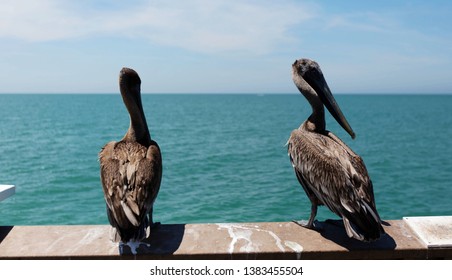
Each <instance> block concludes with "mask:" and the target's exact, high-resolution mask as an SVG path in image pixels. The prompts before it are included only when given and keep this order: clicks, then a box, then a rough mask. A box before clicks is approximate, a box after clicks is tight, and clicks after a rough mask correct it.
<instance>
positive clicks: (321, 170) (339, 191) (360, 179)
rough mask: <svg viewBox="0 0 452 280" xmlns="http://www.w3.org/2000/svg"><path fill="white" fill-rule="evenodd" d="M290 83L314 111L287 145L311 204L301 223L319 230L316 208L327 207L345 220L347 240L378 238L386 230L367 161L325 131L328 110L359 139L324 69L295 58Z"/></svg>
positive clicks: (314, 63)
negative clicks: (308, 214) (335, 96)
mask: <svg viewBox="0 0 452 280" xmlns="http://www.w3.org/2000/svg"><path fill="white" fill-rule="evenodd" d="M292 79H293V81H294V83H295V85H296V86H297V88H298V89H299V90H300V92H301V93H302V94H303V95H304V97H305V98H306V99H307V100H308V102H309V103H310V105H311V107H312V114H311V115H310V116H309V117H308V119H307V120H306V121H305V122H303V123H302V124H301V126H300V127H299V128H297V129H295V130H293V131H292V133H291V135H290V138H289V140H288V142H287V146H288V154H289V157H290V161H291V163H292V166H293V168H294V170H295V174H296V176H297V179H298V181H299V182H300V184H301V186H302V187H303V189H304V190H305V192H306V194H307V196H308V198H309V200H310V201H311V216H310V218H309V220H308V221H307V222H306V221H300V222H297V223H298V224H300V225H301V226H304V227H307V228H315V225H314V219H315V216H316V214H317V207H318V206H320V205H325V206H327V207H328V208H329V209H330V210H331V211H332V212H334V213H335V214H337V215H338V216H340V217H341V218H342V220H343V223H344V227H345V230H346V233H347V235H348V236H349V237H351V238H355V239H357V240H361V241H373V240H377V239H379V238H380V236H381V235H382V234H384V229H383V227H382V226H381V219H380V216H379V214H378V212H377V209H376V206H375V198H374V192H373V186H372V181H371V180H370V178H369V175H368V172H367V169H366V166H365V165H364V161H363V160H362V158H361V157H360V156H359V155H357V154H356V153H355V152H353V151H352V150H351V149H350V148H349V147H348V146H347V145H346V144H345V143H344V142H343V141H342V140H340V139H339V138H338V137H337V136H336V135H334V134H333V133H332V132H330V131H328V130H326V124H325V110H324V106H325V107H326V108H327V109H328V111H329V112H330V113H331V115H332V116H333V117H334V118H335V119H336V121H337V122H338V123H339V124H340V125H341V126H342V128H344V129H345V131H347V132H348V133H349V134H350V136H351V137H352V138H353V139H354V138H355V133H354V132H353V130H352V128H351V127H350V124H349V123H348V121H347V120H346V119H345V117H344V115H343V113H342V111H341V109H340V108H339V106H338V104H337V102H336V100H335V99H334V97H333V95H332V93H331V91H330V89H329V87H328V84H327V83H326V81H325V78H324V76H323V73H322V71H321V70H320V66H319V65H318V64H317V62H315V61H312V60H310V59H299V60H296V61H295V62H294V63H293V64H292Z"/></svg>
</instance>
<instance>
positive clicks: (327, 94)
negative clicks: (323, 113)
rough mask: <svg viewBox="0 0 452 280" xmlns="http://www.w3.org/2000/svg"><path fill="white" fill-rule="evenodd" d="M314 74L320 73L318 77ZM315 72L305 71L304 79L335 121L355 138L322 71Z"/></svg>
mask: <svg viewBox="0 0 452 280" xmlns="http://www.w3.org/2000/svg"><path fill="white" fill-rule="evenodd" d="M316 74H318V75H320V77H314V75H315V76H317V75H316ZM316 74H309V73H306V75H305V77H304V79H305V80H306V82H308V83H309V84H310V85H311V87H313V88H314V90H315V91H316V92H317V94H318V96H319V97H320V100H322V103H323V105H325V106H326V108H327V109H328V111H329V112H330V114H331V115H332V116H333V117H334V118H335V119H336V121H337V122H338V123H339V124H340V125H341V126H342V128H344V129H345V131H347V132H348V134H350V136H351V137H352V139H355V132H353V129H352V128H351V126H350V124H349V123H348V121H347V119H346V118H345V116H344V114H343V113H342V111H341V108H339V105H338V104H337V102H336V99H334V96H333V94H332V93H331V90H330V88H329V87H328V84H327V83H326V81H325V78H324V77H323V74H322V73H316Z"/></svg>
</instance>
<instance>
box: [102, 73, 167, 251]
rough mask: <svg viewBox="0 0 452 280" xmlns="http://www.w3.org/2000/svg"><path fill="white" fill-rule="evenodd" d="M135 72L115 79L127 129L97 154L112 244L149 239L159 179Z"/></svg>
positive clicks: (159, 164) (156, 156) (158, 161)
mask: <svg viewBox="0 0 452 280" xmlns="http://www.w3.org/2000/svg"><path fill="white" fill-rule="evenodd" d="M140 85H141V80H140V77H139V76H138V74H137V72H135V71H134V70H132V69H129V68H123V69H122V70H121V72H120V75H119V88H120V91H121V95H122V99H123V101H124V104H125V105H126V107H127V110H128V111H129V115H130V126H129V129H128V130H127V133H126V134H125V135H124V137H123V138H122V140H121V141H119V142H115V141H113V142H109V143H107V144H106V145H105V146H104V147H103V148H102V150H101V151H100V153H99V161H100V176H101V181H102V187H103V190H104V197H105V201H106V204H107V215H108V220H109V222H110V224H111V225H112V232H111V233H112V236H111V237H112V241H115V242H118V241H122V242H123V243H127V242H129V241H132V242H135V241H138V242H139V241H140V240H142V239H144V238H147V237H149V232H150V226H152V225H153V220H152V209H153V204H154V201H155V199H156V197H157V193H158V191H159V189H160V181H161V178H162V157H161V154H160V148H159V146H158V145H157V143H156V142H155V141H153V140H152V139H151V136H150V134H149V130H148V126H147V123H146V118H145V116H144V112H143V106H142V104H141V95H140Z"/></svg>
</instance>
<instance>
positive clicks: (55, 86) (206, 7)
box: [0, 0, 452, 94]
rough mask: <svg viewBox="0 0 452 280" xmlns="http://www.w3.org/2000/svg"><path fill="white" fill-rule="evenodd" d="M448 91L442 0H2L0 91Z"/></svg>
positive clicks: (449, 11)
mask: <svg viewBox="0 0 452 280" xmlns="http://www.w3.org/2000/svg"><path fill="white" fill-rule="evenodd" d="M303 57H305V58H311V59H313V60H316V61H317V62H318V63H319V64H320V66H321V68H322V71H323V73H324V75H325V78H326V80H327V82H328V84H329V87H330V89H331V90H332V91H333V93H427V94H429V93H452V1H449V0H446V1H441V0H437V1H402V0H401V1H301V0H299V1H295V0H281V1H267V0H261V1H257V0H240V1H236V0H185V1H163V0H127V1H124V0H121V1H116V0H2V4H1V5H0V66H1V67H0V93H117V92H118V74H119V71H120V70H121V68H122V67H124V66H126V67H130V68H133V69H135V70H136V71H137V72H138V73H139V74H140V77H141V80H142V92H143V93H297V92H298V90H297V89H296V87H295V86H294V84H293V82H292V79H291V64H292V63H293V62H294V61H295V60H296V59H299V58H303Z"/></svg>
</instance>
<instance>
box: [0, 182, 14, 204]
mask: <svg viewBox="0 0 452 280" xmlns="http://www.w3.org/2000/svg"><path fill="white" fill-rule="evenodd" d="M15 193H16V187H15V186H14V185H0V201H2V200H4V199H6V198H8V197H10V196H12V195H13V194H15Z"/></svg>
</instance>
